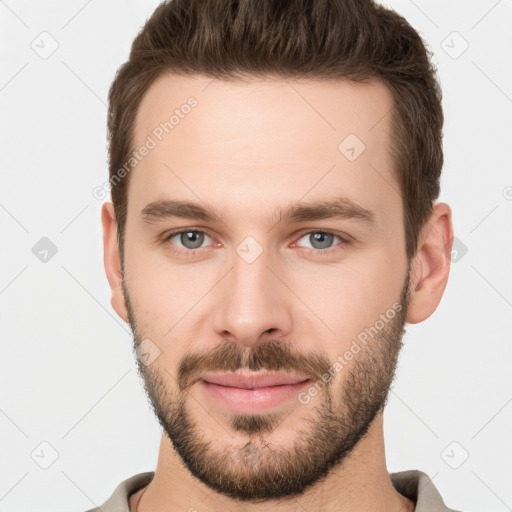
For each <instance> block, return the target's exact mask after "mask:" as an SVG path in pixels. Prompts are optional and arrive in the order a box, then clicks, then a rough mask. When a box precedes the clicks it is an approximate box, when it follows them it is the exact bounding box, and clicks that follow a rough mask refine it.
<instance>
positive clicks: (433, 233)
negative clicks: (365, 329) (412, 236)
mask: <svg viewBox="0 0 512 512" xmlns="http://www.w3.org/2000/svg"><path fill="white" fill-rule="evenodd" d="M452 245H453V225H452V211H451V209H450V207H449V206H448V205H447V204H446V203H437V204H435V205H434V210H433V212H432V214H431V215H430V218H429V220H428V222H427V224H426V225H425V228H424V229H423V230H422V233H421V234H420V238H419V240H418V250H417V253H416V255H415V256H414V258H413V261H412V263H411V300H410V303H409V307H408V310H407V319H406V322H408V323H410V324H416V323H419V322H422V321H423V320H426V319H427V318H428V317H429V316H430V315H431V314H432V313H433V312H434V311H435V310H436V308H437V306H438V305H439V302H441V297H442V296H443V293H444V289H445V288H446V283H447V282H448V275H449V273H450V262H451V252H452Z"/></svg>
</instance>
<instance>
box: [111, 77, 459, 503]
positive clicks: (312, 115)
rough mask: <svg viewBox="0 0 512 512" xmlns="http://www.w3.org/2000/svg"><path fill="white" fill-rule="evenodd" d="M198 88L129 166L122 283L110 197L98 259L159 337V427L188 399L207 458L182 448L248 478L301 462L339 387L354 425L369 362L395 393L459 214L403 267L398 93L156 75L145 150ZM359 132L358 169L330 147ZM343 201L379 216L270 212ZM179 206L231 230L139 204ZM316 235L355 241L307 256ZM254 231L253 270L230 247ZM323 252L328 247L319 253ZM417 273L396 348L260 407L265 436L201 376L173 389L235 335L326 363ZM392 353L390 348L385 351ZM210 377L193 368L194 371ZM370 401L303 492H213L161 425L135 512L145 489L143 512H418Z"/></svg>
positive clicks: (381, 386)
mask: <svg viewBox="0 0 512 512" xmlns="http://www.w3.org/2000/svg"><path fill="white" fill-rule="evenodd" d="M190 96H194V97H195V98H196V99H197V101H198V106H197V107H196V108H194V109H193V110H192V111H191V112H190V114H188V115H187V116H185V118H184V119H182V120H181V121H180V123H179V125H177V126H176V127H175V128H174V130H173V131H172V132H170V133H169V134H168V135H166V136H165V137H164V138H163V140H162V141H161V142H159V144H158V145H157V147H155V148H154V149H152V150H151V151H150V152H149V154H148V155H147V156H146V157H145V158H144V159H143V160H142V161H141V162H140V163H138V165H137V166H136V167H135V168H134V170H132V171H131V174H130V184H129V189H128V214H127V223H126V235H125V255H124V276H123V274H122V272H121V258H120V253H119V249H118V246H117V243H116V223H115V215H114V210H113V206H112V204H111V203H110V202H106V203H105V204H104V205H103V209H102V223H103V232H104V249H105V253H104V263H105V269H106V273H107V277H108V280H109V284H110V286H111V290H112V306H113V307H114V309H115V311H116V312H117V314H118V315H119V316H120V317H121V318H122V319H123V320H125V321H126V322H128V323H130V325H131V327H132V329H133V330H134V342H135V344H136V345H138V343H140V342H141V341H142V340H143V339H150V340H151V342H152V343H154V344H155V345H156V346H158V348H159V350H160V355H159V356H158V358H157V359H156V360H155V361H154V362H153V363H152V364H151V365H149V366H147V367H146V366H145V365H142V364H141V363H140V361H139V362H138V364H139V370H140V371H141V374H142V375H143V377H144V379H145V384H146V389H148V387H149V388H150V398H151V399H152V401H153V406H155V404H156V405H157V406H160V412H161V416H162V417H160V418H159V420H160V421H161V423H162V425H163V426H164V427H165V426H167V427H168V426H169V422H170V421H171V420H172V418H175V417H176V413H177V409H176V406H177V403H178V402H179V401H180V399H181V402H182V404H184V406H185V407H186V408H187V412H188V414H189V419H190V421H191V426H192V427H196V426H199V427H198V429H197V432H196V431H194V432H196V433H200V434H201V435H202V439H203V441H205V442H208V443H209V445H208V446H209V448H210V451H209V452H208V453H207V454H205V452H204V451H197V452H194V451H192V450H191V451H190V454H191V455H192V456H193V457H197V459H198V460H200V461H201V462H204V463H206V464H207V463H208V461H209V460H211V459H209V458H208V456H211V457H215V456H218V455H220V454H225V455H226V454H227V455H226V456H227V457H228V459H227V460H226V464H224V465H222V466H218V467H217V468H216V474H217V473H220V474H222V475H224V476H225V477H226V478H228V477H232V478H234V476H233V475H236V474H238V475H239V478H240V479H241V480H240V481H242V479H243V478H245V479H247V481H249V479H250V478H252V477H254V476H256V475H258V474H259V473H258V471H259V470H261V469H262V467H263V468H265V467H266V468H267V469H268V468H270V467H271V466H270V464H271V462H272V459H271V455H272V453H275V452H278V453H285V454H287V456H288V457H289V458H291V460H296V459H294V457H295V458H297V457H298V455H299V454H298V453H297V452H296V451H294V447H295V446H296V444H295V443H297V442H298V441H300V440H301V439H303V438H304V437H306V438H307V437H308V435H309V436H310V437H312V438H313V439H314V435H315V432H318V430H315V425H322V424H323V423H322V422H323V421H326V419H325V416H323V415H322V414H321V411H323V409H322V407H323V406H325V405H326V404H327V403H328V400H329V399H328V397H329V396H330V402H329V403H330V404H331V406H332V408H331V409H330V410H331V411H332V412H333V423H332V424H333V425H334V424H335V423H334V421H335V420H334V418H338V417H339V418H344V419H346V420H347V423H346V425H345V424H344V425H345V427H346V428H345V429H340V430H339V432H340V439H341V438H342V437H343V436H346V435H347V432H348V431H349V430H350V429H355V428H356V427H357V424H356V422H355V420H354V415H353V411H354V407H357V401H355V403H354V404H351V405H350V404H349V403H348V402H347V399H348V398H353V395H350V394H347V390H348V389H350V388H353V383H354V382H356V383H357V382H362V383H364V382H363V381H364V378H365V377H369V376H371V375H372V373H371V372H370V370H369V369H371V368H374V369H375V373H374V374H373V375H374V379H373V381H377V382H373V383H371V386H372V387H371V389H373V390H374V391H375V392H377V391H379V390H381V391H382V390H384V391H386V392H387V390H388V388H389V385H390V382H391V379H392V376H393V371H394V364H395V362H396V356H397V355H398V351H399V348H400V337H401V334H402V333H400V334H399V332H400V328H401V327H402V325H400V321H401V322H402V324H403V323H405V322H407V323H418V322H421V321H423V320H425V319H427V318H428V317H429V316H430V315H431V314H432V313H433V312H434V311H435V309H436V308H437V306H438V304H439V302H440V300H441V297H442V294H443V292H444V289H445V286H446V283H447V279H448V275H449V268H450V252H451V246H452V242H453V227H452V218H451V209H450V207H449V206H448V205H447V204H445V203H436V204H435V205H434V209H433V212H432V214H431V216H430V218H429V221H428V224H427V225H426V227H425V229H424V230H423V231H422V233H421V236H420V240H419V243H418V251H417V253H416V256H415V257H414V259H413V260H412V261H411V262H408V261H407V258H406V252H405V232H404V228H403V205H402V197H401V195H400V194H399V193H398V192H397V191H399V185H398V182H397V180H396V178H395V176H394V172H393V162H392V160H391V156H390V151H389V147H390V146H389V131H390V115H388V114H389V112H390V109H391V108H392V100H391V96H390V94H389V92H388V90H387V89H386V87H385V86H384V85H383V84H381V83H378V82H376V81H374V82H371V83H366V84H355V83H352V82H348V81H336V82H333V81H330V82H329V81H321V80H314V81H305V80H301V81H298V80H288V81H284V80H278V79H275V80H268V81H262V80H252V81H251V82H240V81H237V82H225V81H220V80H213V81H212V80H211V79H210V78H206V77H203V76H199V75H196V76H193V77H178V76H173V75H170V74H167V75H163V76H161V77H160V78H159V79H158V80H157V81H156V82H155V83H154V84H153V85H152V86H151V88H150V89H149V90H148V92H147V94H146V95H145V96H144V98H143V101H142V103H141V106H140V109H139V111H138V114H137V119H136V126H135V147H138V146H139V145H141V144H142V143H143V142H144V140H145V139H146V137H147V135H148V134H151V132H152V130H153V129H154V128H155V127H156V126H157V125H158V124H159V123H160V122H162V121H164V120H165V119H167V118H168V117H169V115H170V113H172V111H173V110H174V109H176V108H179V106H180V105H182V104H184V103H185V102H186V100H187V98H189V97H190ZM350 133H354V134H356V135H357V136H358V137H359V139H360V140H362V141H363V142H364V144H365V146H366V149H365V151H364V152H363V153H361V155H360V156H359V157H358V158H357V159H356V160H354V161H349V160H348V159H347V158H345V156H344V155H343V154H342V153H341V152H340V151H339V150H338V145H339V144H340V142H341V141H342V140H343V139H344V138H345V137H346V136H347V135H348V134H350ZM376 170H377V171H378V173H377V172H376ZM341 195H342V196H344V197H347V198H349V199H351V200H352V201H354V202H355V203H357V204H358V205H360V206H362V207H364V208H366V209H367V210H370V211H372V212H373V213H374V217H375V218H374V222H373V223H365V222H362V221H361V220H358V219H342V218H330V219H322V220H309V221H308V220H305V221H302V222H298V223H297V222H294V223H291V222H288V221H286V222H282V223H277V222H276V221H277V218H276V216H275V215H274V212H275V211H276V209H277V208H279V207H283V208H284V207H286V206H289V205H290V204H294V203H296V202H297V201H301V202H315V201H318V200H323V199H332V198H333V197H336V196H341ZM169 198H172V199H178V200H188V201H193V202H195V203H198V204H200V205H203V206H204V205H210V206H212V207H214V208H215V209H216V211H217V212H218V213H219V214H220V215H222V216H223V218H224V222H219V221H216V222H212V221H203V220H192V219H183V218H166V219H160V220H158V221H156V222H152V223H148V222H146V221H144V220H143V219H142V218H141V211H142V209H143V208H144V207H145V206H146V205H147V204H149V203H151V202H153V201H156V200H160V199H169ZM179 228H188V229H189V230H190V231H191V230H192V229H194V230H199V231H201V230H202V231H205V232H206V233H207V235H208V237H205V239H204V242H203V244H202V246H201V248H200V249H194V250H195V251H196V252H194V253H193V254H192V255H191V256H186V255H185V253H184V252H183V251H184V247H183V245H182V243H183V241H181V242H180V237H179V235H178V236H175V237H174V238H171V239H167V240H165V237H166V236H169V233H170V232H171V231H172V230H175V229H179ZM318 231H320V232H323V231H333V232H336V233H339V234H340V236H342V237H347V236H348V237H349V240H350V241H351V242H350V243H348V244H346V245H340V244H341V239H338V238H336V237H334V238H333V240H332V244H331V245H330V246H329V248H327V249H315V248H314V246H312V245H311V244H312V241H311V237H310V236H309V235H310V234H311V233H312V232H313V233H316V232H318ZM247 236H252V237H253V238H254V239H255V240H257V242H258V244H259V245H260V247H261V249H262V252H261V254H260V255H259V256H258V257H257V258H256V259H255V260H254V261H253V262H252V263H248V262H247V261H246V260H244V258H242V257H241V256H240V255H239V254H238V253H237V251H236V249H237V246H239V244H240V243H241V242H242V241H244V239H245V238H246V237H247ZM173 248H174V250H173ZM322 250H324V251H329V252H328V253H327V252H325V253H324V254H323V255H318V253H319V252H321V251H322ZM315 251H316V253H315ZM191 252H192V251H191ZM409 264H410V266H409ZM409 269H410V272H408V270H409ZM408 277H409V279H410V281H409V284H410V288H409V289H410V297H409V303H408V304H407V305H406V304H404V306H407V307H406V309H404V310H403V311H404V316H403V318H402V319H400V320H397V322H398V323H397V324H396V325H395V327H396V328H397V329H398V330H396V331H394V332H392V333H391V335H390V336H389V340H388V342H389V345H383V343H384V341H383V340H384V337H382V336H381V337H378V338H376V340H375V342H374V343H373V344H372V343H369V344H368V346H367V347H366V348H365V350H362V351H361V353H360V354H358V355H356V356H354V358H353V359H352V360H351V361H349V362H348V363H347V365H346V367H344V368H343V370H342V371H339V372H338V373H336V374H335V376H334V377H333V378H332V380H331V382H330V383H329V386H328V387H327V388H326V389H328V390H329V391H323V392H321V393H319V394H318V395H317V396H315V397H313V398H312V399H311V401H310V402H309V403H308V404H302V403H300V402H299V401H298V400H297V401H296V400H293V401H290V402H287V403H286V404H281V405H279V406H278V407H277V408H275V409H274V410H273V412H274V413H275V415H274V416H272V417H270V416H265V417H263V418H261V417H260V419H262V424H261V425H262V426H268V427H269V429H268V430H265V429H263V428H262V429H261V430H259V431H257V432H254V433H252V434H251V433H249V432H248V431H244V430H243V429H241V430H235V429H234V428H233V427H234V422H233V414H232V413H231V412H230V411H229V410H226V409H225V408H223V407H222V406H221V405H220V404H218V403H216V402H215V401H212V400H208V399H207V397H206V396H205V394H204V393H202V391H201V389H200V388H199V386H198V385H197V382H193V383H192V384H191V385H190V386H189V387H188V388H187V390H186V393H180V389H179V386H178V382H179V374H178V368H179V364H180V362H182V361H183V359H184V357H185V356H186V355H190V354H192V355H196V356H200V357H199V359H198V360H197V361H199V362H202V363H203V364H206V361H210V366H208V369H210V370H211V369H214V368H218V367H217V366H215V365H214V366H213V367H212V366H211V364H212V363H211V360H208V359H207V357H208V355H211V354H213V353H214V351H215V349H216V348H218V347H219V346H220V345H221V344H222V343H225V342H229V343H228V345H229V346H230V347H231V348H232V349H233V351H232V352H233V353H235V352H237V353H240V354H241V355H248V354H249V353H253V352H254V351H258V350H263V349H264V347H265V344H266V343H267V342H269V341H270V340H275V341H276V342H278V343H282V344H283V345H282V346H284V347H288V348H290V350H292V349H293V350H295V351H296V352H297V353H298V354H299V361H300V362H301V363H306V362H307V361H309V360H312V359H313V358H315V357H317V356H318V357H320V356H323V357H324V358H325V360H326V361H329V362H332V363H333V362H334V361H336V358H337V356H338V355H340V354H344V353H345V352H346V351H347V350H348V349H349V348H350V345H351V342H352V341H353V340H354V339H356V337H357V335H358V334H359V333H361V332H362V331H363V330H364V329H365V328H366V327H368V326H371V325H374V324H375V322H376V320H377V319H379V317H380V316H379V315H381V314H383V313H385V312H386V311H389V309H390V308H391V307H392V305H393V304H394V303H397V302H398V301H399V300H400V298H401V292H402V291H403V290H404V284H406V282H407V278H408ZM269 330H270V331H269ZM388 334H389V332H388ZM379 344H380V347H379ZM382 347H384V348H386V350H381V351H379V348H382ZM269 354H270V355H272V352H269ZM269 357H270V356H269ZM372 358H373V359H372ZM285 361H286V360H285ZM290 361H292V360H291V359H290ZM369 361H370V363H371V365H370V364H369V363H368V362H369ZM365 362H366V363H368V364H367V366H366V367H365ZM286 364H287V363H286V362H285V363H284V365H285V366H283V368H286ZM290 365H291V366H290V369H291V370H293V369H296V367H295V366H294V365H292V363H290ZM365 368H366V370H367V372H366V373H365V372H364V371H363V370H364V369H365ZM262 369H263V370H264V371H266V369H265V368H262ZM201 370H202V367H201V365H200V364H199V365H198V366H196V367H194V371H199V373H200V372H201ZM377 370H379V371H377ZM191 375H192V373H191V374H190V376H191ZM358 379H359V381H358ZM157 384H158V386H157ZM152 385H153V386H154V387H153V388H152V389H151V386H152ZM368 385H369V386H370V384H368ZM359 396H362V395H359ZM370 405H371V404H370V403H369V401H367V402H365V401H363V400H362V401H361V406H362V407H363V408H364V409H365V411H366V412H367V413H368V414H367V416H368V417H371V419H372V421H371V423H370V425H369V426H368V428H367V431H366V433H365V435H363V436H362V437H361V439H359V440H358V441H357V442H356V443H355V444H354V445H353V446H351V447H350V450H349V452H348V453H345V454H344V455H343V457H341V459H340V460H339V461H338V462H337V463H336V464H335V465H334V466H333V467H331V468H329V471H328V472H327V473H326V475H324V477H323V478H321V479H318V480H317V481H315V482H314V483H313V484H312V485H309V486H307V487H306V488H305V489H303V492H293V493H291V492H290V493H289V495H288V496H284V495H283V496H282V497H281V498H280V499H266V500H265V499H264V500H259V501H258V500H256V499H250V498H247V497H246V498H245V499H242V500H236V499H235V497H233V496H229V495H227V494H226V493H223V492H218V490H215V489H214V488H212V486H210V485H207V483H205V482H204V481H202V480H201V479H200V478H197V477H195V476H194V475H193V474H192V473H191V472H190V471H189V469H187V465H186V464H184V461H183V459H182V457H181V456H180V454H178V453H177V450H175V448H174V447H173V444H172V442H171V440H170V439H169V436H168V435H167V433H166V432H165V431H164V433H163V434H162V439H161V444H160V452H159V458H158V464H157V468H156V471H155V477H154V479H153V481H152V482H151V483H150V484H149V485H148V486H147V487H146V488H144V489H141V491H139V492H137V493H135V494H133V495H132V496H131V498H130V507H131V510H135V506H136V505H137V502H138V500H139V499H140V497H141V494H142V491H145V492H144V494H143V497H142V499H141V500H140V502H139V503H138V510H139V512H147V511H149V510H159V511H162V512H164V511H169V512H170V511H176V510H192V509H191V507H195V509H197V510H209V511H212V512H217V511H225V510H239V511H248V512H249V511H250V512H252V511H256V510H258V511H269V510H277V511H303V510H317V511H320V512H330V511H335V510H336V511H338V510H354V511H355V510H357V511H360V512H363V511H370V510H372V511H373V510H381V511H384V512H387V511H396V512H398V511H400V512H408V511H413V510H414V503H413V502H412V501H411V500H409V499H407V498H405V497H404V496H402V495H401V494H400V493H398V492H397V491H396V490H395V489H394V487H393V485H392V483H391V480H390V477H389V474H388V471H387V468H386V461H385V449H384V438H383V418H382V409H381V410H379V411H378V412H377V413H376V414H369V412H368V408H369V407H370ZM351 407H352V408H351ZM323 412H325V411H323ZM267 420H268V421H267ZM271 420H272V421H271ZM166 421H167V423H165V422H166ZM265 421H266V423H265ZM248 425H249V423H245V426H248ZM261 425H260V426H261ZM252 426H253V427H254V424H253V425H252ZM164 430H165V429H164ZM299 431H300V436H299ZM330 434H331V435H334V434H333V432H331V433H330ZM329 440H330V441H332V440H334V439H331V438H329ZM329 445H330V446H333V445H332V443H329ZM244 446H245V447H250V449H251V450H250V454H251V456H253V457H254V459H250V460H253V461H254V460H257V461H259V463H260V464H263V466H261V465H260V466H258V464H255V465H254V467H253V466H251V465H250V464H248V461H249V459H243V457H242V448H243V447H244ZM325 449H327V448H325ZM331 449H334V448H331ZM272 450H273V452H272ZM244 453H245V452H244ZM297 460H298V459H297ZM242 462H243V463H242Z"/></svg>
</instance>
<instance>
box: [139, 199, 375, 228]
mask: <svg viewBox="0 0 512 512" xmlns="http://www.w3.org/2000/svg"><path fill="white" fill-rule="evenodd" d="M140 214H141V217H142V219H143V220H144V221H146V222H148V223H152V222H156V221H158V220H163V219H168V218H182V219H192V220H202V221H209V222H222V223H226V222H225V219H223V217H222V215H221V214H220V213H219V212H218V211H217V210H216V209H215V208H212V207H207V206H202V205H200V204H198V203H194V202H190V201H179V200H173V199H161V200H158V201H153V202H151V203H149V204H147V205H146V206H145V207H144V208H143V209H142V210H141V212H140ZM273 218H274V219H276V221H275V223H276V224H281V223H283V222H286V221H288V222H290V223H299V222H304V221H310V220H322V219H332V218H337V219H354V220H360V221H363V222H365V223H368V224H372V223H373V222H374V220H375V214H374V212H372V211H370V210H368V209H366V208H363V207H362V206H360V205H359V204H357V203H356V202H355V201H353V200H351V199H349V198H346V197H338V198H335V199H329V200H327V199H326V200H322V201H316V202H312V203H295V204H292V205H290V206H287V207H284V208H283V207H280V208H278V209H277V210H276V212H275V214H274V216H273Z"/></svg>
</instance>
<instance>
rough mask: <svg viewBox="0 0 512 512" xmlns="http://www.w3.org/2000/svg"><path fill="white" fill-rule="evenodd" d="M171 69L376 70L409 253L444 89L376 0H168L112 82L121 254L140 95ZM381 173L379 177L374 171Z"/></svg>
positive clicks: (330, 73) (423, 210)
mask: <svg viewBox="0 0 512 512" xmlns="http://www.w3.org/2000/svg"><path fill="white" fill-rule="evenodd" d="M166 72H174V73H176V74H181V75H190V76H192V75H194V74H202V75H206V76H210V77H212V78H219V79H223V80H230V79H236V78H243V77H249V78H250V77H255V78H274V77H275V78H309V79H349V80H353V81H355V82H365V81H368V80H369V79H378V80H380V81H382V83H384V85H385V86H387V87H388V89H389V90H390V92H391V94H392V98H393V109H392V112H391V116H392V117H391V123H392V133H391V137H392V148H391V152H392V156H393V162H394V164H395V172H396V176H397V178H398V182H399V183H400V188H401V190H400V192H401V195H402V198H403V205H404V216H403V219H404V228H405V235H406V252H407V257H408V258H409V259H411V258H412V257H413V256H414V255H415V254H416V250H417V244H418V239H419V234H420V232H421V229H422V228H423V226H424V225H425V223H426V221H427V220H428V217H429V215H430V213H431V212H432V207H433V202H434V200H435V199H437V197H438V196H439V191H440V185H439V180H440V174H441V168H442V165H443V151H442V126H443V111H442V106H441V89H440V86H439V83H438V81H437V78H436V70H435V68H434V67H433V65H432V63H431V60H430V53H429V52H428V51H427V49H426V47H425V45H424V43H423V41H422V39H421V37H420V35H419V34H418V33H417V32H416V31H415V30H414V29H413V28H412V27H411V25H409V23H408V22H407V21H406V20H405V19H404V18H403V17H402V16H400V15H398V14H397V13H396V12H394V11H392V10H390V9H386V8H384V7H383V6H381V5H378V4H376V3H375V2H374V1H372V0H170V1H164V2H163V3H162V4H160V5H159V6H158V7H157V8H156V10H155V11H154V13H153V14H152V16H151V17H150V18H149V19H148V20H147V21H146V23H145V25H144V27H143V28H142V30H141V31H140V32H139V34H138V35H137V37H136V38H135V40H134V41H133V44H132V47H131V52H130V56H129V59H128V61H127V62H125V63H124V64H123V65H122V66H121V67H120V68H119V69H118V71H117V74H116V77H115V80H114V82H113V83H112V85H111V88H110V91H109V110H108V139H109V174H110V183H111V184H113V185H114V186H112V188H111V196H112V202H113V204H114V208H115V213H116V219H117V236H118V245H119V249H120V252H121V259H123V240H124V231H125V224H126V211H127V189H128V181H129V180H128V178H129V176H128V175H126V177H125V178H124V179H122V180H118V182H117V183H115V184H114V181H113V178H114V177H115V176H116V173H117V171H118V170H119V169H120V168H121V167H123V166H125V164H126V162H127V161H128V160H129V157H130V154H131V153H132V152H133V150H134V148H133V136H134V124H135V118H136V114H137V110H138V107H139V105H140V103H141V100H142V96H143V95H144V93H145V92H146V91H147V90H148V88H149V87H150V86H151V84H152V83H153V82H154V81H155V79H156V78H158V77H159V76H161V75H162V74H164V73H166ZM376 179H379V178H377V177H376Z"/></svg>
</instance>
